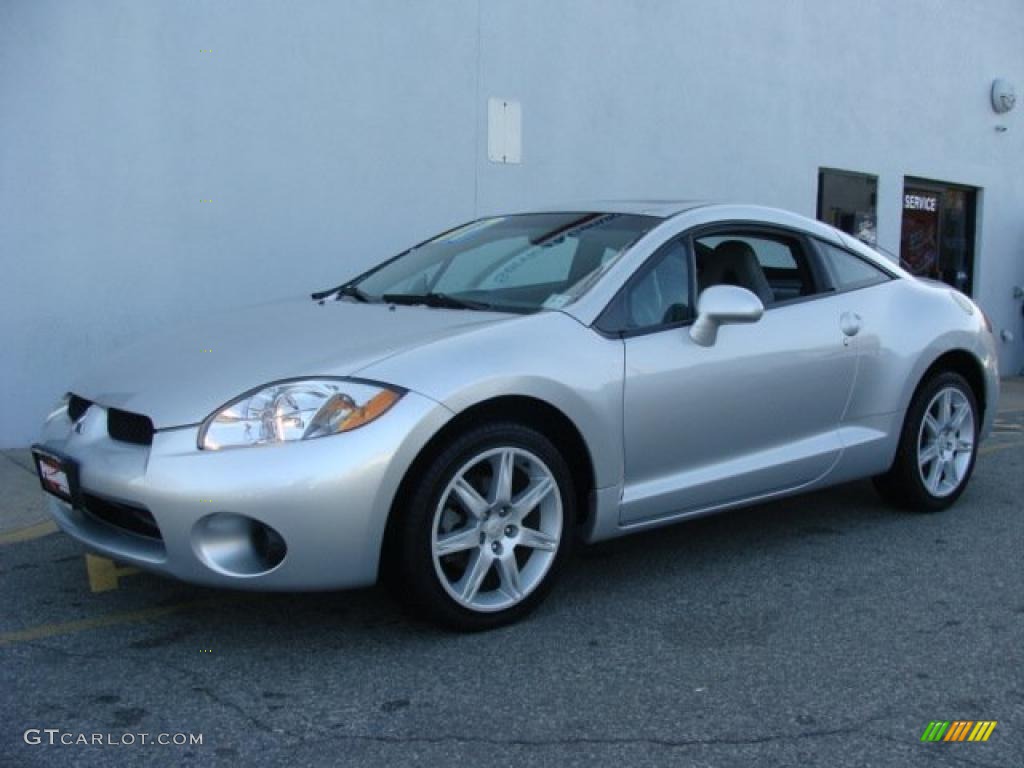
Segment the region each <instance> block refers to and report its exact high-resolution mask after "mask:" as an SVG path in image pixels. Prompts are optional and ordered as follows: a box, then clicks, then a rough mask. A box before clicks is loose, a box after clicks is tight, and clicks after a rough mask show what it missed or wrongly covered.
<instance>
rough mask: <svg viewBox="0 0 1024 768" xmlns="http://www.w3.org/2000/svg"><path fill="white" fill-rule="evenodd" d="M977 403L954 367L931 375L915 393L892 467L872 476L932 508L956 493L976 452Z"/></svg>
mask: <svg viewBox="0 0 1024 768" xmlns="http://www.w3.org/2000/svg"><path fill="white" fill-rule="evenodd" d="M980 421H981V420H980V418H979V417H978V404H977V400H976V399H975V397H974V393H973V392H972V391H971V387H970V385H969V384H968V383H967V381H966V380H964V378H963V377H962V376H960V375H959V374H956V373H952V372H949V373H942V374H939V375H938V376H935V377H934V378H932V379H930V380H929V381H928V382H927V383H925V385H924V386H923V387H921V389H920V390H919V391H918V392H917V394H916V395H915V396H914V399H913V400H912V401H911V404H910V408H909V409H908V410H907V418H906V421H905V423H904V425H903V432H902V434H901V435H900V442H899V447H898V448H897V451H896V459H895V461H894V462H893V465H892V468H891V469H890V470H889V471H888V472H887V473H886V474H884V475H880V476H878V477H876V478H875V487H876V488H878V490H879V492H880V493H881V494H882V495H883V496H884V497H885V498H887V499H889V500H891V501H893V502H895V503H897V504H899V505H901V506H904V507H908V508H910V509H915V510H919V511H922V512H935V511H938V510H940V509H945V508H946V507H949V506H950V505H951V504H953V502H955V501H956V500H957V498H959V496H960V494H961V493H963V490H964V488H965V487H966V486H967V481H968V479H969V478H970V476H971V472H972V471H973V470H974V460H975V458H976V456H977V445H978V429H979V425H980Z"/></svg>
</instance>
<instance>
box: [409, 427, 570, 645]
mask: <svg viewBox="0 0 1024 768" xmlns="http://www.w3.org/2000/svg"><path fill="white" fill-rule="evenodd" d="M500 447H513V448H522V449H524V450H527V451H529V452H530V453H533V454H535V455H536V456H537V457H538V458H539V459H540V460H541V461H543V462H544V463H545V464H546V465H547V467H548V469H550V470H551V473H552V475H553V476H554V478H555V482H556V483H557V485H558V490H559V493H560V494H561V497H562V536H561V541H560V542H559V546H558V550H557V552H556V553H555V559H554V562H553V563H552V564H551V567H550V568H549V569H548V572H547V573H546V574H545V576H544V579H543V581H542V582H541V583H540V584H539V585H538V586H537V587H536V588H535V589H534V590H533V591H532V592H531V593H530V594H529V595H527V596H526V597H525V598H524V599H523V600H522V601H520V602H519V603H517V604H516V605H514V606H511V607H509V608H506V609H504V610H501V611H495V612H491V613H485V612H478V611H472V610H470V609H468V608H465V607H464V606H462V605H459V604H458V603H457V602H455V600H454V599H453V598H452V597H451V596H450V595H449V594H448V593H447V591H445V589H444V587H443V586H442V585H441V582H440V580H439V578H438V576H437V573H436V571H435V569H434V561H433V551H432V536H433V524H434V513H435V511H436V508H437V504H438V503H439V502H440V500H441V494H442V493H443V492H444V490H445V488H446V487H447V485H448V483H449V482H450V481H451V478H452V476H453V475H454V474H455V472H457V471H458V470H459V469H460V468H461V467H462V466H463V465H464V464H465V463H466V462H468V461H469V460H470V459H472V458H473V457H474V456H477V455H479V454H480V453H483V452H484V451H487V450H490V449H493V448H500ZM412 489H413V490H412V493H411V495H410V497H409V501H408V504H407V505H405V508H404V513H403V518H402V519H401V520H400V521H399V530H398V534H397V541H396V545H397V548H398V552H397V553H396V554H397V556H398V560H397V563H396V568H397V571H398V573H397V574H396V575H398V576H399V578H400V585H401V586H400V588H401V593H400V595H399V596H400V597H401V598H402V599H403V601H404V602H405V603H406V604H407V605H408V606H409V607H410V608H412V609H413V610H414V611H415V612H416V613H418V614H420V615H421V616H424V617H425V618H428V619H431V620H433V621H438V622H440V623H441V624H444V625H446V626H448V627H451V628H454V629H458V630H462V631H479V630H486V629H492V628H495V627H499V626H503V625H505V624H509V623H512V622H514V621H517V620H518V619H520V618H522V617H524V616H525V615H526V614H528V613H529V612H530V611H532V610H533V609H534V608H535V607H536V606H537V605H538V604H539V603H540V602H541V601H542V600H543V599H544V597H545V596H546V595H547V593H548V592H549V591H550V589H551V587H552V586H553V584H554V582H555V580H556V579H557V577H558V574H559V572H560V571H561V568H562V566H563V564H564V563H565V561H566V559H567V558H568V557H569V553H570V551H571V549H572V544H573V539H574V534H575V520H576V499H575V492H574V488H573V483H572V475H571V473H570V471H569V467H568V464H567V463H566V461H565V459H564V458H563V457H562V455H561V453H559V451H558V449H557V448H555V446H554V445H553V444H552V443H551V441H550V440H548V438H547V437H545V436H544V435H543V434H541V433H540V432H538V431H536V430H534V429H532V428H531V427H527V426H524V425H521V424H516V423H514V422H497V423H490V424H483V425H480V426H477V427H474V428H472V429H470V430H468V431H466V432H464V433H463V434H461V435H460V436H459V437H457V438H456V439H455V440H453V441H452V443H451V444H450V445H449V446H447V447H446V448H445V449H444V450H443V451H441V453H440V454H439V455H438V456H437V457H436V458H435V459H434V460H433V461H431V462H430V464H429V465H428V466H427V468H426V470H425V471H424V472H423V473H422V475H421V477H419V478H417V480H416V481H415V482H414V483H413V486H412Z"/></svg>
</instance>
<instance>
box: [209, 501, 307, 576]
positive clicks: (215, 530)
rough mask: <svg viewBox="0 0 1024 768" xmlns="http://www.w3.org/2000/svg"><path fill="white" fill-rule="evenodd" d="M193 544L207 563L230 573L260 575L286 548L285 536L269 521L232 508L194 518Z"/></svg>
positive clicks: (280, 558)
mask: <svg viewBox="0 0 1024 768" xmlns="http://www.w3.org/2000/svg"><path fill="white" fill-rule="evenodd" d="M192 546H193V548H194V549H195V551H196V554H197V555H198V556H199V558H200V559H201V560H202V561H203V562H204V563H205V564H206V565H207V567H209V568H211V569H213V570H215V571H218V572H219V573H224V574H227V575H229V576H262V575H264V574H266V573H269V572H270V571H272V570H274V569H275V568H277V567H278V566H279V565H280V564H281V563H282V562H283V561H284V558H285V555H286V554H287V552H288V547H287V546H286V545H285V543H284V538H283V537H282V536H281V534H280V533H278V532H277V531H275V530H274V529H273V528H271V527H270V526H269V525H266V524H265V523H261V522H260V521H259V520H253V519H252V518H250V517H245V516H244V515H237V514H234V513H231V512H217V513H215V514H212V515H207V516H206V517H204V518H203V519H201V520H200V521H199V522H197V523H196V524H195V527H194V528H193V529H192Z"/></svg>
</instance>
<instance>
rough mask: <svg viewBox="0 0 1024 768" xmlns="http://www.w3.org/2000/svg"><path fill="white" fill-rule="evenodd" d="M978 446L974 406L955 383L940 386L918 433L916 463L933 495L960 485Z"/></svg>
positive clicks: (953, 489) (945, 493) (946, 494)
mask: <svg viewBox="0 0 1024 768" xmlns="http://www.w3.org/2000/svg"><path fill="white" fill-rule="evenodd" d="M974 448H975V424H974V409H973V407H972V406H971V403H970V402H969V401H968V399H967V397H966V396H965V395H964V393H963V392H961V391H960V390H959V389H958V388H956V387H945V388H944V389H940V390H939V391H938V392H937V393H936V394H935V396H934V397H933V398H932V399H931V402H929V403H928V407H927V408H926V409H925V411H924V418H923V419H922V420H921V426H920V428H919V430H918V436H917V467H918V472H920V474H921V480H922V482H923V483H924V486H925V488H927V489H928V492H929V493H930V494H932V495H933V496H936V497H939V498H942V497H945V496H949V495H950V494H951V493H953V492H954V491H956V489H957V488H959V487H960V485H961V483H962V482H963V481H964V478H965V477H966V475H967V470H968V468H969V467H970V465H971V460H972V458H973V456H974Z"/></svg>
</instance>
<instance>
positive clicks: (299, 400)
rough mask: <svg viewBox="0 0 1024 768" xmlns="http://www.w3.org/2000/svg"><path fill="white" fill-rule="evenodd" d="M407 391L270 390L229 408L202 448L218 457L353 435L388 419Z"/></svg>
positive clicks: (360, 385) (311, 384)
mask: <svg viewBox="0 0 1024 768" xmlns="http://www.w3.org/2000/svg"><path fill="white" fill-rule="evenodd" d="M403 394H405V392H404V390H400V389H397V388H393V387H387V386H384V385H383V384H373V383H370V382H364V381H352V380H348V379H299V380H295V381H282V382H278V383H276V384H269V385H267V386H266V387H263V388H261V389H259V390H256V391H254V392H249V393H246V394H244V395H242V396H241V397H239V398H238V399H237V400H234V401H233V402H231V403H228V404H227V405H226V406H224V407H223V408H221V409H220V410H219V411H217V412H216V413H213V414H211V415H210V416H209V417H208V418H207V419H206V421H204V422H203V426H202V429H200V430H199V447H200V448H201V449H204V450H210V451H216V450H219V449H221V448H234V447H240V446H245V445H266V444H268V443H283V442H288V441H291V440H309V439H311V438H314V437H326V436H327V435H337V434H339V433H341V432H349V431H351V430H353V429H356V428H357V427H361V426H363V425H364V424H369V423H370V422H371V421H374V420H375V419H377V418H379V417H380V416H383V415H384V414H385V413H386V412H387V411H388V409H390V408H391V406H393V405H394V404H395V403H397V402H398V400H399V399H400V398H401V397H402V395H403Z"/></svg>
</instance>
